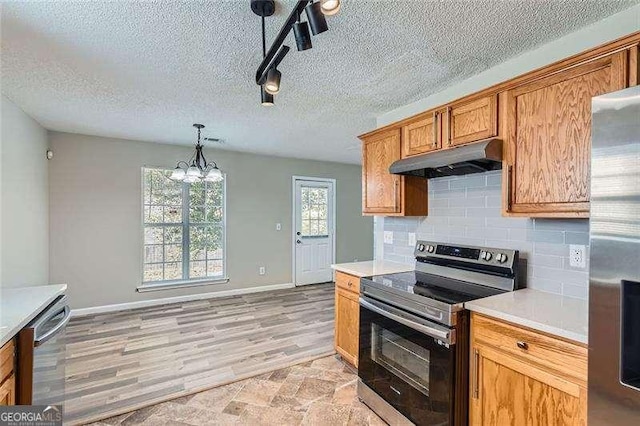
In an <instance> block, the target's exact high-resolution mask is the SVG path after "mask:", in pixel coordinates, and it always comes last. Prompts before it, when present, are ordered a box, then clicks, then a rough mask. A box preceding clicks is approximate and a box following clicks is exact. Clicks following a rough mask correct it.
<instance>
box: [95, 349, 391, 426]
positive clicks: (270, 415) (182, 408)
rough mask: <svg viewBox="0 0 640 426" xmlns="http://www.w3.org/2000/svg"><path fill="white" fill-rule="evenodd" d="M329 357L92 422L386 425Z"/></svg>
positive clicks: (123, 425)
mask: <svg viewBox="0 0 640 426" xmlns="http://www.w3.org/2000/svg"><path fill="white" fill-rule="evenodd" d="M357 377H358V376H357V375H356V373H355V371H354V370H353V368H351V367H348V366H346V365H345V364H344V363H343V362H342V361H340V360H338V359H337V358H336V356H334V355H331V356H328V357H325V358H320V359H317V360H315V361H309V362H305V363H303V364H298V365H295V366H292V367H286V368H283V369H280V370H276V371H274V372H272V373H266V374H262V375H259V376H257V377H253V378H251V379H246V380H242V381H239V382H235V383H231V384H228V385H224V386H220V387H217V388H215V389H211V390H208V391H204V392H200V393H197V394H194V395H189V396H184V397H181V398H178V399H174V400H172V401H168V402H163V403H161V404H157V405H152V406H149V407H146V408H143V409H141V410H137V411H134V412H132V413H127V414H123V415H121V416H117V417H112V418H109V419H105V420H103V421H102V422H99V423H96V424H94V425H92V426H107V425H112V426H131V425H145V426H159V425H174V426H184V425H192V426H201V425H222V426H227V425H242V426H297V425H314V426H365V425H369V426H383V425H385V424H386V423H384V422H383V421H382V420H381V419H380V418H379V417H378V416H377V415H376V414H375V413H374V412H373V411H371V410H370V409H369V408H368V407H367V406H366V405H364V404H363V403H362V402H360V401H359V400H358V398H357V396H356V380H357Z"/></svg>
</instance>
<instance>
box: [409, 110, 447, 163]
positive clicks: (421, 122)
mask: <svg viewBox="0 0 640 426" xmlns="http://www.w3.org/2000/svg"><path fill="white" fill-rule="evenodd" d="M441 147H442V112H441V111H431V112H427V113H425V114H422V115H420V116H419V117H417V118H416V119H415V120H412V121H409V122H408V123H406V124H405V125H403V126H402V157H403V158H406V157H411V156H413V155H418V154H424V153H425V152H430V151H435V150H437V149H440V148H441Z"/></svg>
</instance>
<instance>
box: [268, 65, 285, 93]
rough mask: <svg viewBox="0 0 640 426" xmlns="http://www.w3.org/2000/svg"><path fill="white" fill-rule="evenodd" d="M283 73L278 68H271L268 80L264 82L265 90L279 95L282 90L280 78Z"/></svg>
mask: <svg viewBox="0 0 640 426" xmlns="http://www.w3.org/2000/svg"><path fill="white" fill-rule="evenodd" d="M281 78H282V74H281V73H280V71H278V70H277V69H276V68H271V69H270V70H269V72H268V73H267V81H265V83H264V90H266V91H267V93H270V94H272V95H277V94H278V92H279V91H280V79H281Z"/></svg>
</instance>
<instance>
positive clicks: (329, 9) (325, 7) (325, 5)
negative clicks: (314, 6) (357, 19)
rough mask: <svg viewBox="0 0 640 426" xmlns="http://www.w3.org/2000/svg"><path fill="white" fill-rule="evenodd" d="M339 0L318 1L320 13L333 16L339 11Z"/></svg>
mask: <svg viewBox="0 0 640 426" xmlns="http://www.w3.org/2000/svg"><path fill="white" fill-rule="evenodd" d="M340 6H341V5H340V0H320V8H321V9H322V13H324V14H325V15H327V16H331V15H335V14H336V13H338V11H339V10H340Z"/></svg>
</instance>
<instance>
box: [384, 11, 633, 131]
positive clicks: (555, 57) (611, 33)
mask: <svg viewBox="0 0 640 426" xmlns="http://www.w3.org/2000/svg"><path fill="white" fill-rule="evenodd" d="M636 31H640V5H637V6H634V7H632V8H630V9H627V10H625V11H622V12H620V13H617V14H615V15H612V16H610V17H608V18H606V19H603V20H601V21H599V22H596V23H595V24H592V25H590V26H588V27H585V28H583V29H581V30H579V31H576V32H573V33H571V34H568V35H566V36H564V37H562V38H559V39H557V40H555V41H552V42H550V43H547V44H544V45H542V46H540V47H539V48H537V49H534V50H531V51H529V52H526V53H523V54H522V55H520V56H517V57H515V58H512V59H510V60H508V61H506V62H503V63H501V64H499V65H496V66H494V67H492V68H490V69H488V70H486V71H484V72H481V73H480V74H477V75H475V76H473V77H471V78H468V79H466V80H464V81H461V82H460V83H457V84H454V85H452V86H450V87H448V88H446V89H445V90H443V91H441V92H438V93H436V94H433V95H431V96H428V97H426V98H424V99H420V100H418V101H416V102H413V103H411V104H409V105H405V106H402V107H400V108H396V109H394V110H391V111H389V112H387V113H385V114H382V115H381V116H379V117H377V123H378V127H381V126H384V125H387V124H389V123H393V122H395V121H398V120H402V119H403V118H407V117H410V116H412V115H415V114H418V113H420V112H422V111H426V110H428V109H431V108H434V107H438V106H440V105H443V104H446V103H448V102H451V101H453V100H455V99H458V98H461V97H464V96H466V95H469V94H471V93H474V92H477V91H479V90H482V89H485V88H487V87H490V86H493V85H494V84H498V83H501V82H503V81H505V80H509V79H511V78H513V77H517V76H519V75H522V74H524V73H526V72H529V71H532V70H535V69H537V68H541V67H543V66H545V65H549V64H551V63H553V62H556V61H559V60H562V59H564V58H567V57H569V56H572V55H575V54H578V53H580V52H583V51H585V50H589V49H591V48H594V47H596V46H599V45H601V44H605V43H607V42H609V41H613V40H615V39H618V38H620V37H624V36H626V35H629V34H631V33H634V32H636Z"/></svg>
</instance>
